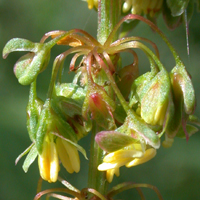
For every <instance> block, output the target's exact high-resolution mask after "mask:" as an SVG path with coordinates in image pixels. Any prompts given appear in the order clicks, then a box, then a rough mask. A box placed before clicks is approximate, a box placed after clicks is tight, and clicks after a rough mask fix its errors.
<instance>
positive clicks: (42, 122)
mask: <svg viewBox="0 0 200 200" xmlns="http://www.w3.org/2000/svg"><path fill="white" fill-rule="evenodd" d="M51 122H52V120H51V111H50V100H49V99H47V100H46V101H45V103H44V106H43V109H42V112H41V114H40V116H39V119H38V124H37V129H36V130H37V131H36V139H35V141H36V147H37V150H38V152H39V154H41V153H42V149H43V141H44V137H45V134H46V133H47V130H48V128H49V126H50V125H51Z"/></svg>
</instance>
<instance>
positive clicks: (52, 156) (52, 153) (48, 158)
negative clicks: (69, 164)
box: [38, 135, 59, 182]
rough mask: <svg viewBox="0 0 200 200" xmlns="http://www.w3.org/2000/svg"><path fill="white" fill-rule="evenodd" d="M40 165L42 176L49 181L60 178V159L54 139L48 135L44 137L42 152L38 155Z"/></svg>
mask: <svg viewBox="0 0 200 200" xmlns="http://www.w3.org/2000/svg"><path fill="white" fill-rule="evenodd" d="M38 166H39V171H40V175H41V177H42V178H43V179H44V180H46V181H48V182H55V181H57V178H58V171H59V161H58V155H57V151H56V147H55V143H54V141H53V137H52V138H51V137H50V136H49V135H47V136H46V137H45V139H44V144H43V151H42V154H41V155H39V156H38Z"/></svg>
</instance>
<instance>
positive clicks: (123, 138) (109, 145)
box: [95, 131, 137, 153]
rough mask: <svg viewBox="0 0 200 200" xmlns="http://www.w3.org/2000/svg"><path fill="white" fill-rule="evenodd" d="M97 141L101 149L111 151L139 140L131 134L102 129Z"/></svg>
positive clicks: (96, 138)
mask: <svg viewBox="0 0 200 200" xmlns="http://www.w3.org/2000/svg"><path fill="white" fill-rule="evenodd" d="M95 141H96V142H97V144H98V145H99V146H100V148H101V149H103V150H104V151H106V152H108V153H110V152H114V151H117V150H119V149H122V148H124V147H127V146H129V145H131V144H133V143H134V142H136V141H137V140H135V139H134V138H133V137H131V136H129V135H125V134H122V133H119V132H117V131H102V132H99V133H97V135H96V136H95Z"/></svg>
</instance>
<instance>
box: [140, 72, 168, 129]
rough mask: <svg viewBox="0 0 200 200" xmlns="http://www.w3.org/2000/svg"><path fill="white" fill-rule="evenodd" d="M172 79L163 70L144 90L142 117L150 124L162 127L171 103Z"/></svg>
mask: <svg viewBox="0 0 200 200" xmlns="http://www.w3.org/2000/svg"><path fill="white" fill-rule="evenodd" d="M169 92H170V79H169V75H168V72H167V71H166V70H164V69H162V70H161V71H160V72H159V73H157V74H156V76H155V77H154V78H153V79H151V81H150V82H149V83H148V84H146V85H145V86H144V88H143V89H142V91H141V93H140V96H139V99H140V104H141V117H142V119H144V121H145V122H146V123H148V124H152V125H156V124H158V125H162V124H163V121H164V119H165V116H166V111H167V106H168V103H169Z"/></svg>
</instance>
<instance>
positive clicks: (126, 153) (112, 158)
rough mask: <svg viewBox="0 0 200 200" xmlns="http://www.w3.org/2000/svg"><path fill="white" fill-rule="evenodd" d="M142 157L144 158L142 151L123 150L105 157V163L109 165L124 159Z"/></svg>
mask: <svg viewBox="0 0 200 200" xmlns="http://www.w3.org/2000/svg"><path fill="white" fill-rule="evenodd" d="M142 156H143V152H142V151H137V150H135V149H132V150H127V149H123V150H118V151H115V152H113V153H109V154H108V155H106V156H105V157H104V159H103V161H104V162H107V163H108V162H117V161H118V160H120V159H124V158H138V157H142Z"/></svg>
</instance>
